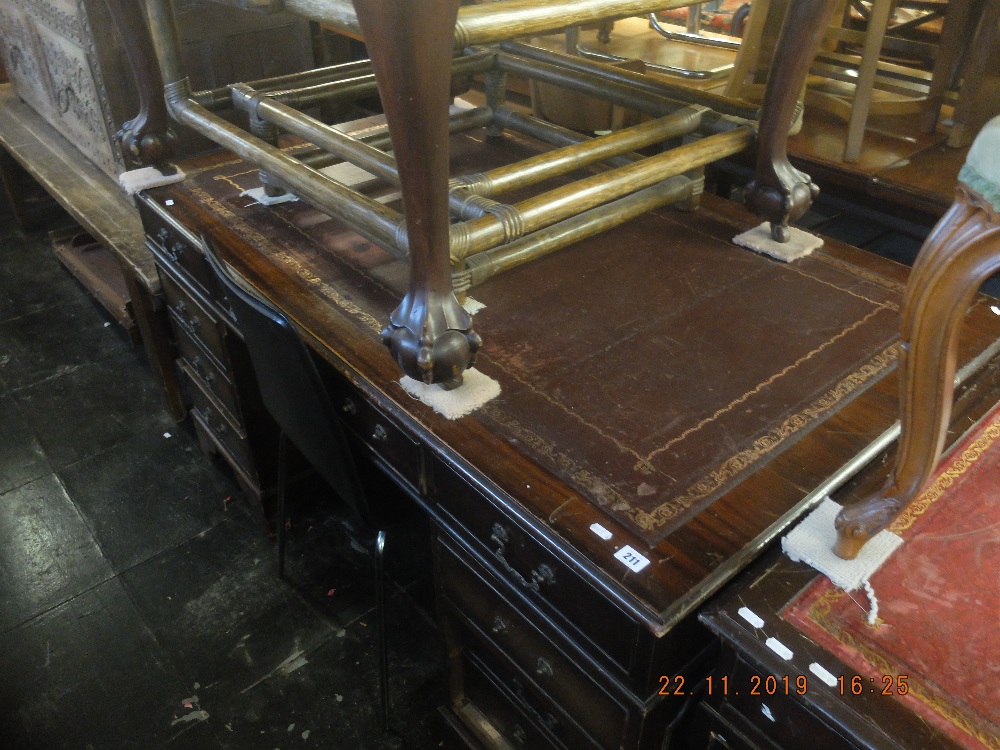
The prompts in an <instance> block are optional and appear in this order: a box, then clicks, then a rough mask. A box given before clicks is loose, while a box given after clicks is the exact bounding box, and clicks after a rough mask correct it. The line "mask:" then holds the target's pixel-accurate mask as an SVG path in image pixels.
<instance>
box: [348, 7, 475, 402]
mask: <svg viewBox="0 0 1000 750" xmlns="http://www.w3.org/2000/svg"><path fill="white" fill-rule="evenodd" d="M354 6H355V8H356V10H357V13H358V20H359V21H360V23H361V28H362V31H363V33H364V37H365V44H366V45H367V47H368V54H369V55H370V56H371V60H372V66H373V67H374V71H375V78H376V80H377V81H378V87H379V94H380V96H381V97H382V104H383V107H384V108H385V115H386V119H387V120H388V123H389V133H390V135H391V136H392V147H393V149H394V150H395V154H396V162H397V164H398V165H399V181H400V185H401V187H402V193H403V209H404V212H405V214H406V231H407V241H408V246H409V253H410V284H409V289H408V290H407V292H406V296H405V297H404V298H403V301H402V302H401V303H400V304H399V307H397V308H396V310H395V311H394V312H393V313H392V316H391V317H390V319H389V325H388V326H386V328H385V330H384V331H383V332H382V339H383V341H385V343H386V345H387V346H388V347H389V350H390V351H391V352H392V355H393V357H395V358H396V361H397V362H398V363H399V366H400V367H401V368H402V369H403V371H404V372H405V373H406V374H407V375H409V376H410V377H412V378H415V379H417V380H421V381H423V382H425V383H441V384H442V385H444V386H445V387H446V388H447V387H454V386H457V385H459V384H460V383H461V382H462V373H463V372H464V371H465V370H466V369H467V368H468V367H469V366H471V364H472V362H473V360H474V358H475V353H476V350H477V349H478V348H479V345H480V339H479V336H478V335H476V333H475V332H473V330H472V319H471V318H470V317H469V315H468V313H466V312H465V310H464V309H463V308H462V306H461V305H460V304H459V303H458V300H457V299H456V298H455V295H454V293H453V292H452V288H451V268H450V261H449V248H448V105H449V103H450V97H451V94H450V79H451V67H450V63H451V57H452V48H453V44H454V29H455V20H456V18H457V17H458V0H355V3H354Z"/></svg>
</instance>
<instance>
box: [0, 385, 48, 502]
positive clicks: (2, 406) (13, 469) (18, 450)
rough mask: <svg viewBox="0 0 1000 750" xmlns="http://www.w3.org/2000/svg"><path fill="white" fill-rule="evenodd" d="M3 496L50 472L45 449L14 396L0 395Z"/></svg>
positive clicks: (0, 474) (0, 466)
mask: <svg viewBox="0 0 1000 750" xmlns="http://www.w3.org/2000/svg"><path fill="white" fill-rule="evenodd" d="M0 425H2V429H0V494H3V493H4V492H6V491H7V490H10V489H13V488H14V487H17V486H19V485H22V484H24V483H25V482H28V481H30V480H32V479H38V478H39V477H42V476H44V475H46V474H49V473H51V471H52V469H51V467H50V464H49V462H48V461H47V460H46V458H45V453H44V451H42V446H41V444H40V443H39V442H38V440H37V439H36V437H35V433H34V430H32V426H33V423H31V422H29V421H28V420H26V419H25V417H24V414H23V413H22V412H21V410H20V409H19V408H18V406H17V403H16V401H15V400H14V398H13V397H12V396H0Z"/></svg>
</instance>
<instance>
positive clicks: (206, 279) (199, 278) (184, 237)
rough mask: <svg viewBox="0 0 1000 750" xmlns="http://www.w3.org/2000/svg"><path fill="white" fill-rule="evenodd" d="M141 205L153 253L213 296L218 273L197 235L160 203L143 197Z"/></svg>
mask: <svg viewBox="0 0 1000 750" xmlns="http://www.w3.org/2000/svg"><path fill="white" fill-rule="evenodd" d="M139 209H140V213H141V215H142V224H143V228H144V229H145V230H146V237H147V238H148V244H149V245H150V250H152V251H153V254H154V255H156V256H157V257H158V258H159V259H160V261H161V262H163V263H165V264H167V265H169V266H171V267H172V270H173V271H174V272H175V273H177V274H179V275H181V276H184V277H185V278H187V279H188V280H189V281H190V282H191V284H192V285H193V286H195V287H196V288H197V289H198V291H199V292H200V293H201V294H203V295H204V296H205V297H206V298H207V299H212V298H213V297H214V296H215V291H216V282H215V276H214V274H213V273H212V269H211V267H210V266H209V265H208V261H207V260H205V255H204V254H203V253H202V250H201V247H200V245H199V244H198V243H197V242H196V241H195V238H194V237H193V236H191V235H189V234H188V233H187V232H184V231H183V230H182V229H181V228H180V227H179V226H178V225H177V224H176V223H175V222H174V221H173V219H171V218H170V217H169V216H166V215H164V214H162V213H161V211H162V210H163V209H161V208H159V206H157V207H156V208H155V209H154V208H151V207H150V206H149V205H147V204H146V203H145V202H143V201H140V203H139Z"/></svg>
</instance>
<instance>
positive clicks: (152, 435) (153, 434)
mask: <svg viewBox="0 0 1000 750" xmlns="http://www.w3.org/2000/svg"><path fill="white" fill-rule="evenodd" d="M151 421H152V420H151ZM160 430H161V427H160V426H158V425H157V424H155V422H153V423H152V424H150V425H149V429H148V430H147V431H144V432H141V433H137V434H135V435H133V437H131V438H130V439H128V440H127V441H125V442H122V443H120V444H118V445H116V446H115V447H113V448H111V449H109V450H107V451H105V452H104V453H100V454H98V455H95V456H91V457H90V458H87V459H84V460H82V461H79V462H78V463H75V464H73V465H71V466H68V467H66V468H64V469H62V470H60V471H59V476H60V478H61V479H62V481H63V483H64V484H65V486H66V490H67V492H69V495H70V497H72V498H73V502H75V503H76V505H77V507H78V508H79V509H80V512H81V513H82V514H83V516H84V517H85V518H86V519H87V523H88V524H89V525H90V527H91V528H92V529H93V531H94V535H95V537H96V538H97V541H98V543H99V544H100V545H101V549H102V550H103V551H104V554H105V555H106V556H107V559H108V561H109V562H110V563H111V565H112V566H113V567H114V569H115V571H117V572H120V571H122V570H127V569H128V568H131V567H132V566H134V565H136V564H138V563H140V562H142V561H143V560H148V559H149V558H151V557H153V556H155V555H158V554H160V553H162V552H164V551H166V550H169V549H172V548H173V547H176V546H177V545H178V544H180V543H182V542H184V541H186V540H188V539H190V538H191V537H193V536H195V535H197V534H201V533H203V532H205V531H207V530H208V529H210V528H212V527H214V526H216V525H217V524H219V523H222V522H223V521H225V520H226V519H227V518H229V517H231V516H233V515H235V514H244V515H246V514H247V513H248V511H247V510H246V501H245V500H244V499H243V496H242V493H241V492H240V491H239V488H238V486H237V485H236V484H235V482H234V481H233V480H232V478H231V477H230V475H229V474H228V473H227V472H226V471H225V470H223V469H221V468H219V467H217V466H215V465H213V464H212V463H211V462H210V461H209V460H208V459H207V458H206V457H205V456H204V455H203V454H202V453H201V451H200V450H199V448H198V447H197V444H196V442H195V440H194V438H193V437H191V436H190V435H189V434H188V433H187V432H185V431H184V430H182V429H180V428H178V427H176V426H175V427H173V428H172V431H171V432H170V433H169V434H170V437H169V438H168V437H164V433H163V432H162V431H160ZM227 498H234V500H233V501H232V502H229V503H227V502H226V499H227ZM248 525H249V524H248ZM256 533H260V532H259V531H257V532H256Z"/></svg>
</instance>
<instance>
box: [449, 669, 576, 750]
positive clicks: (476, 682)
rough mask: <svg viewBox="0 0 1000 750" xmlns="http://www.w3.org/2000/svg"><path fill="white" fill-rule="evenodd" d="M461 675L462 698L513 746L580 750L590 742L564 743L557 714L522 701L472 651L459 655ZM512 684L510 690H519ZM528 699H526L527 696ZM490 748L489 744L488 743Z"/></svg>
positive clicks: (533, 749) (523, 698) (543, 749)
mask: <svg viewBox="0 0 1000 750" xmlns="http://www.w3.org/2000/svg"><path fill="white" fill-rule="evenodd" d="M462 675H463V687H464V694H465V698H467V699H468V700H469V701H471V703H472V704H473V705H474V706H475V707H476V709H477V710H478V711H479V712H480V713H482V714H483V715H484V716H486V717H488V718H489V722H490V724H492V725H493V728H494V729H495V730H496V731H497V732H498V733H499V734H501V735H502V736H503V738H504V739H506V740H507V742H508V743H510V745H511V746H513V747H515V748H518V749H520V748H524V749H525V750H550V749H551V750H584V749H585V748H589V747H593V746H592V745H591V744H590V743H586V744H572V743H566V742H565V741H563V739H561V738H559V737H557V736H556V733H558V732H560V730H564V726H563V725H562V724H561V723H560V717H557V716H556V715H555V714H553V713H551V712H549V711H547V710H546V709H545V707H544V705H542V706H537V705H532V704H530V703H528V702H526V696H524V695H521V696H517V695H515V694H514V693H513V692H512V691H511V686H510V685H504V684H503V680H502V678H501V677H499V676H497V675H496V674H494V673H493V671H492V670H491V669H490V668H489V667H488V666H486V664H484V663H483V661H482V660H481V659H480V658H479V657H477V656H476V655H475V654H471V653H468V652H466V653H463V654H462ZM519 688H520V686H519V685H514V686H513V689H515V690H517V689H519ZM528 700H530V699H528ZM491 747H492V745H491Z"/></svg>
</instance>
